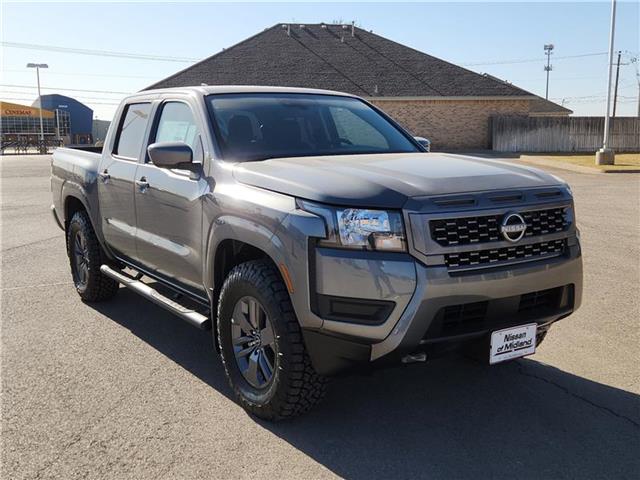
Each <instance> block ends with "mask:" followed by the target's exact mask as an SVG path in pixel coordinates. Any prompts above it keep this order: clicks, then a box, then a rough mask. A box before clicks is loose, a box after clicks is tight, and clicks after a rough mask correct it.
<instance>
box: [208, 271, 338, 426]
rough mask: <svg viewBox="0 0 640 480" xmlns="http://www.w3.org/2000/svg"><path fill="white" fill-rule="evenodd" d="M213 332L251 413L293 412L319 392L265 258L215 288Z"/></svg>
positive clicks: (283, 292)
mask: <svg viewBox="0 0 640 480" xmlns="http://www.w3.org/2000/svg"><path fill="white" fill-rule="evenodd" d="M217 335H218V345H219V346H220V352H221V357H222V362H223V364H224V369H225V373H226V375H227V378H228V380H229V384H230V385H231V388H232V389H233V391H234V393H235V396H236V398H237V400H238V402H239V403H240V404H241V405H242V406H243V407H244V408H245V409H246V410H248V411H249V412H251V413H253V414H254V415H256V416H258V417H260V418H264V419H267V420H281V419H284V418H288V417H293V416H296V415H300V414H301V413H304V412H306V411H308V410H309V409H310V408H311V407H313V406H314V405H315V404H317V403H318V402H319V401H320V400H321V399H322V398H323V397H324V392H325V384H326V380H325V379H324V378H323V377H321V376H320V375H318V374H317V373H316V372H315V370H314V369H313V366H312V365H311V360H310V359H309V355H308V354H307V351H306V348H305V345H304V341H303V339H302V332H301V331H300V326H299V324H298V320H297V318H296V316H295V313H294V311H293V307H292V305H291V300H290V298H289V293H288V291H287V289H286V287H285V285H284V283H283V282H282V279H281V277H280V274H279V272H278V271H277V270H276V268H275V267H274V266H273V264H271V263H270V262H268V261H263V260H257V261H251V262H247V263H243V264H241V265H238V266H237V267H235V268H234V269H233V270H232V271H231V273H230V274H229V276H228V277H227V279H226V280H225V282H224V285H223V287H222V291H221V292H220V301H219V303H218V322H217Z"/></svg>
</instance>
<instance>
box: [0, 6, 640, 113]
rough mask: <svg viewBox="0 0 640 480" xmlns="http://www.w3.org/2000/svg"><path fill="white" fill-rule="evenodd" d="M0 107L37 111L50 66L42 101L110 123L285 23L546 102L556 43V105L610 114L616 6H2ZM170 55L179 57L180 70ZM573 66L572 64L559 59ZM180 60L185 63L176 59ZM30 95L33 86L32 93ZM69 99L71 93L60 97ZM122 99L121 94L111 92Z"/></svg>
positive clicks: (635, 35) (630, 25)
mask: <svg viewBox="0 0 640 480" xmlns="http://www.w3.org/2000/svg"><path fill="white" fill-rule="evenodd" d="M1 13H2V25H1V26H2V28H1V30H2V33H1V34H0V35H1V36H2V38H1V40H2V41H3V42H4V43H3V46H2V64H1V65H0V67H1V70H2V79H1V80H2V81H1V82H0V83H1V85H2V86H0V98H2V99H4V100H8V101H14V102H16V103H24V104H31V102H32V101H33V100H34V99H35V97H36V95H35V89H34V88H33V87H34V86H35V72H34V71H33V70H27V69H26V68H25V65H26V63H27V62H45V63H48V64H49V67H50V68H49V69H48V70H46V71H43V72H42V76H41V80H42V85H43V87H46V88H47V89H46V90H43V93H54V92H57V93H61V94H65V95H69V96H73V97H75V98H78V99H79V100H80V101H82V102H84V103H86V104H87V105H89V106H90V107H91V108H93V109H94V114H95V116H97V117H98V118H101V119H107V120H110V119H111V117H112V115H113V112H114V110H115V107H116V104H117V103H118V101H119V100H120V99H121V98H122V97H123V95H124V93H128V92H135V91H137V90H139V89H141V88H144V87H145V86H147V85H149V84H151V83H154V82H155V81H157V80H160V79H162V78H164V77H166V76H167V75H170V74H172V73H174V72H176V71H178V70H180V69H182V68H185V67H187V66H188V65H189V62H188V61H182V60H184V59H201V58H204V57H206V56H209V55H212V54H214V53H216V52H218V51H220V50H221V49H222V48H226V47H229V46H231V45H233V44H235V43H237V42H239V41H241V40H243V39H244V38H246V37H248V36H250V35H253V34H255V33H257V32H259V31H262V30H263V29H265V28H267V27H270V26H272V25H273V24H275V23H280V22H295V23H305V22H306V23H320V22H326V23H330V22H332V21H336V20H341V21H343V22H345V23H346V22H351V21H352V20H354V21H356V23H357V24H358V25H359V26H360V27H362V28H365V29H367V30H373V31H374V32H375V33H377V34H379V35H382V36H384V37H387V38H389V39H391V40H394V41H397V42H400V43H402V44H405V45H408V46H411V47H413V48H416V49H418V50H421V51H423V52H425V53H428V54H430V55H434V56H436V57H439V58H442V59H445V60H448V61H450V62H453V63H456V64H459V65H465V66H467V68H470V69H472V70H475V71H477V72H487V73H490V74H492V75H495V76H497V77H500V78H503V79H505V80H508V81H510V82H512V83H514V84H516V85H518V86H519V87H521V88H524V89H525V90H529V91H531V92H533V93H535V94H538V95H541V96H544V90H545V72H544V69H543V65H544V62H545V61H544V52H543V45H544V44H545V43H553V44H554V45H555V50H554V54H553V56H552V64H553V71H552V72H551V81H550V98H551V99H552V100H554V101H556V102H558V103H563V104H564V105H565V106H567V107H568V108H570V109H572V110H573V111H574V112H575V114H576V115H603V114H604V110H605V95H606V88H607V83H606V82H607V56H606V55H605V54H604V52H606V51H607V49H608V35H609V21H610V2H593V3H586V2H582V3H564V2H563V3H561V2H554V3H537V2H533V3H532V2H527V3H525V2H509V3H484V2H473V3H446V4H445V3H429V2H422V3H393V4H391V3H376V2H361V3H310V2H309V3H303V2H295V3H271V2H263V3H257V4H256V3H241V2H235V3H232V4H231V3H184V2H183V3H159V2H139V3H133V2H121V3H106V2H89V1H86V0H85V1H84V2H76V3H60V2H44V3H43V2H40V3H35V2H34V3H30V2H25V1H20V2H7V0H4V1H3V2H2V12H1ZM639 21H640V9H639V3H638V2H637V1H635V2H618V16H617V28H616V43H615V48H616V50H622V51H623V57H622V62H623V63H624V65H623V66H621V67H620V80H619V100H618V114H619V115H635V114H636V112H637V101H638V100H637V99H638V83H637V79H636V72H637V68H638V62H637V60H636V61H635V62H634V59H637V57H638V55H639V50H640V45H639V42H640V34H639V31H638V30H639ZM16 43H17V44H21V46H22V47H24V46H25V45H24V44H30V45H31V46H33V45H36V46H37V45H44V46H48V47H63V48H64V49H89V50H100V51H111V52H121V53H129V54H143V55H152V56H159V57H163V58H164V59H162V60H151V59H139V58H134V59H132V58H121V57H117V56H105V55H85V54H81V53H78V52H75V53H74V52H69V51H51V50H38V49H33V48H30V49H27V48H18V47H17V46H16V45H13V46H11V44H16ZM166 57H177V58H175V59H174V61H170V60H168V59H167V58H166ZM562 57H573V58H562ZM179 60H180V61H179ZM29 87H30V88H29ZM62 89H68V90H62ZM106 92H114V93H106Z"/></svg>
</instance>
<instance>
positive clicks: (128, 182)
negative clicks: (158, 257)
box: [98, 103, 151, 259]
mask: <svg viewBox="0 0 640 480" xmlns="http://www.w3.org/2000/svg"><path fill="white" fill-rule="evenodd" d="M150 112H151V103H132V104H129V105H126V106H125V107H124V109H123V111H122V115H121V116H120V120H119V122H118V127H117V128H118V130H117V131H116V137H115V142H114V144H113V148H112V150H111V151H106V149H107V148H108V147H107V145H105V147H104V148H105V153H104V155H103V157H102V161H101V162H100V166H99V168H98V198H99V205H100V217H101V221H102V232H103V235H104V237H105V240H106V242H107V244H108V245H109V247H110V248H111V249H112V250H114V251H115V252H116V254H117V255H119V256H121V257H125V258H128V259H135V257H136V214H135V204H134V181H135V175H136V171H137V169H138V165H139V161H140V156H141V155H142V146H143V143H144V140H145V136H146V132H147V128H148V124H149V115H150Z"/></svg>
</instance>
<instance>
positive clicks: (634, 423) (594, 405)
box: [516, 362, 640, 428]
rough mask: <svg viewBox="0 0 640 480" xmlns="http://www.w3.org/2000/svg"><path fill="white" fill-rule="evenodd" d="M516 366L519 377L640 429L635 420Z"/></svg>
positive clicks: (520, 365)
mask: <svg viewBox="0 0 640 480" xmlns="http://www.w3.org/2000/svg"><path fill="white" fill-rule="evenodd" d="M516 363H517V365H518V373H519V374H520V375H523V376H525V377H530V378H535V379H536V380H540V381H542V382H545V383H547V384H549V385H553V386H554V387H556V388H558V389H560V390H562V391H563V392H564V393H566V394H567V395H570V396H572V397H574V398H576V399H578V400H581V401H583V402H585V403H588V404H589V405H591V406H592V407H594V408H597V409H598V410H602V411H604V412H607V413H609V414H611V415H613V416H615V417H618V418H619V419H621V420H625V421H627V422H629V423H631V424H632V425H633V426H635V427H636V428H640V423H638V422H636V421H635V420H633V419H632V418H629V417H627V416H626V415H622V414H621V413H618V412H616V411H615V410H613V409H611V408H609V407H605V406H604V405H599V404H597V403H595V402H593V401H591V400H589V399H588V398H586V397H583V396H582V395H578V394H577V393H574V392H572V391H571V390H569V389H568V388H567V387H565V386H564V385H560V384H559V383H556V382H554V381H553V380H549V379H548V378H544V377H541V376H539V375H535V374H533V373H529V372H526V371H525V367H524V365H523V364H522V363H521V362H516Z"/></svg>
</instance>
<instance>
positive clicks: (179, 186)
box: [135, 101, 208, 293]
mask: <svg viewBox="0 0 640 480" xmlns="http://www.w3.org/2000/svg"><path fill="white" fill-rule="evenodd" d="M157 116H158V117H159V118H157V120H156V122H155V123H156V126H155V128H154V131H155V132H152V134H151V136H150V139H149V143H150V144H151V143H156V142H176V141H180V142H184V143H186V144H187V145H189V146H190V147H191V149H192V151H193V154H194V156H193V158H194V162H195V163H200V164H202V162H203V153H202V152H203V150H202V145H201V139H200V128H199V126H198V124H197V123H196V120H195V116H194V114H193V111H192V109H191V107H190V106H189V104H187V103H185V102H183V101H166V102H164V103H163V104H162V105H160V108H159V109H158V113H157ZM207 189H208V184H207V182H206V180H205V178H204V176H203V175H193V174H191V172H188V171H185V170H177V169H167V168H159V167H156V166H155V165H154V164H153V163H151V161H150V160H149V159H148V158H147V159H146V161H145V162H144V163H141V164H140V166H139V167H138V170H137V172H136V188H135V203H136V218H137V222H136V224H137V235H136V238H137V252H138V258H139V259H140V261H141V263H142V264H143V265H144V266H145V267H147V268H148V269H150V270H151V271H153V273H156V274H157V275H160V276H161V277H165V278H166V279H167V280H169V281H171V282H172V283H174V284H178V286H182V287H186V288H187V289H189V290H191V291H194V292H197V293H202V292H201V290H202V284H203V282H202V199H203V195H204V194H205V193H206V192H207Z"/></svg>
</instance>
